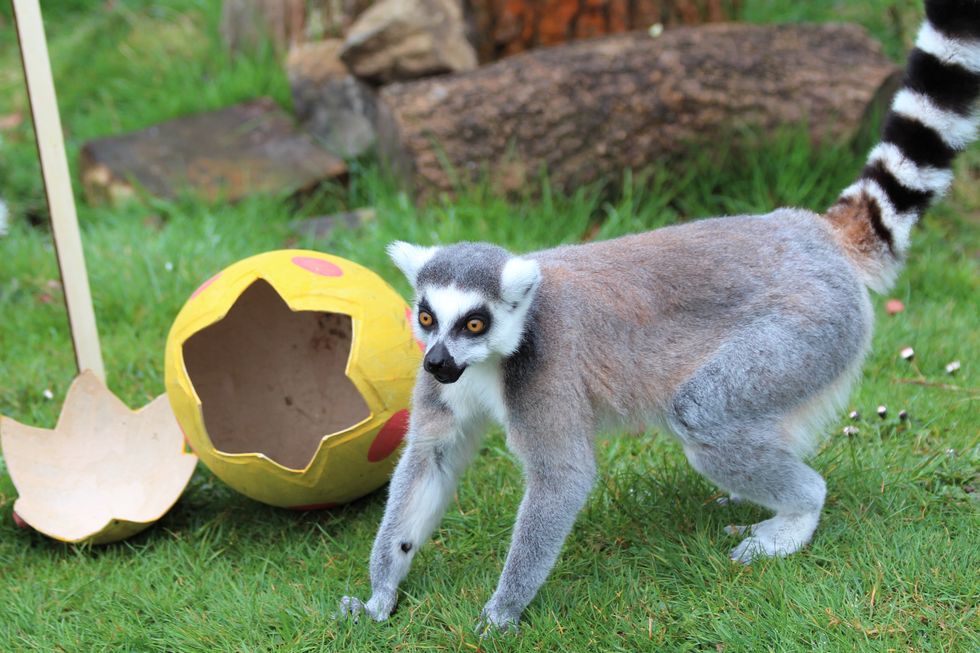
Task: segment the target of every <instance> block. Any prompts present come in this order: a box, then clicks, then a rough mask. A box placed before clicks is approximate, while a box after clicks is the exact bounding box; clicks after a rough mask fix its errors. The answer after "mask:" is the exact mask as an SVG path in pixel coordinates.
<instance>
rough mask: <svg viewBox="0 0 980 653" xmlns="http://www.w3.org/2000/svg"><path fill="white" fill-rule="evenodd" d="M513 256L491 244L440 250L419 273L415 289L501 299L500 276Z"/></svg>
mask: <svg viewBox="0 0 980 653" xmlns="http://www.w3.org/2000/svg"><path fill="white" fill-rule="evenodd" d="M510 256H511V255H510V253H509V252H508V251H507V250H506V249H504V248H503V247H498V246H496V245H491V244H490V243H466V242H464V243H456V244H455V245H448V246H446V247H441V248H439V251H438V252H436V254H435V256H433V257H432V258H431V259H429V262H428V263H426V264H425V265H423V266H422V269H421V270H419V274H418V278H417V279H416V281H415V286H416V287H417V288H421V287H423V286H426V285H432V286H448V285H449V284H456V287H458V288H460V289H462V290H476V291H478V292H480V293H482V294H483V295H484V296H486V297H487V298H490V299H495V300H497V299H500V272H501V270H503V268H504V264H505V263H506V262H507V259H509V258H510Z"/></svg>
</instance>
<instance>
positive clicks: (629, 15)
mask: <svg viewBox="0 0 980 653" xmlns="http://www.w3.org/2000/svg"><path fill="white" fill-rule="evenodd" d="M740 4H741V2H740V0H463V7H464V10H465V12H466V15H467V17H468V23H469V30H468V35H469V38H470V41H471V42H472V43H473V45H474V47H475V48H476V50H477V54H478V55H479V57H480V61H481V62H488V61H496V60H497V59H500V58H502V57H505V56H509V55H512V54H517V53H518V52H523V51H525V50H530V49H533V48H536V47H542V46H549V45H557V44H559V43H566V42H568V41H576V40H580V39H584V38H591V37H594V36H604V35H606V34H619V33H622V32H628V31H630V30H637V29H647V28H648V27H650V26H651V25H653V24H655V23H660V24H661V25H663V26H664V27H674V26H677V25H699V24H701V23H707V22H711V23H715V22H719V21H723V20H732V19H734V18H735V15H736V14H737V12H738V9H739V5H740Z"/></svg>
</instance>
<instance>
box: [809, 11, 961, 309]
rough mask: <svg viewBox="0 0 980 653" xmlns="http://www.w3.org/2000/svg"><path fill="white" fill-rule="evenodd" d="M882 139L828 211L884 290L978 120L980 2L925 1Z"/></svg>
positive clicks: (874, 284) (868, 277)
mask: <svg viewBox="0 0 980 653" xmlns="http://www.w3.org/2000/svg"><path fill="white" fill-rule="evenodd" d="M925 5H926V21H925V22H924V23H923V24H922V27H921V29H920V30H919V34H918V38H917V39H916V43H915V49H913V50H912V52H911V54H910V55H909V58H908V64H907V66H906V71H905V79H904V82H903V86H902V89H901V90H900V91H899V92H898V94H897V95H896V96H895V99H894V100H893V101H892V105H891V110H890V111H889V113H888V116H887V117H886V119H885V126H884V129H883V132H882V138H881V143H880V144H878V145H877V146H876V147H875V148H874V149H873V150H871V153H870V155H869V156H868V162H867V165H866V166H865V167H864V170H862V172H861V175H860V177H859V178H858V180H857V181H856V182H855V183H854V184H852V185H851V186H849V187H848V188H846V189H845V190H844V192H842V193H841V195H840V198H839V199H838V200H837V202H836V203H835V204H834V205H833V206H832V207H831V208H830V209H829V210H828V211H827V214H826V217H827V219H828V220H829V221H830V222H831V224H832V225H833V226H834V227H835V228H836V230H837V232H838V235H839V236H840V238H841V240H842V242H843V244H844V247H845V249H846V250H847V251H848V254H849V255H850V256H851V258H852V259H853V260H854V262H855V263H856V264H857V266H858V268H859V269H860V270H861V271H862V273H863V275H864V278H865V282H866V283H867V285H868V286H869V287H870V288H872V289H873V290H876V291H878V292H883V291H885V290H887V289H888V288H889V287H890V286H891V284H892V282H893V281H894V278H895V275H896V274H897V273H898V271H899V269H900V268H901V265H902V262H903V261H904V258H905V254H906V251H907V250H908V245H909V232H910V231H911V229H912V225H914V224H915V223H916V222H917V221H918V220H919V218H920V217H921V216H922V214H923V212H925V210H926V209H927V208H928V207H929V205H930V204H932V203H933V202H935V201H936V200H938V199H939V198H941V197H942V196H943V195H944V194H945V193H946V191H947V190H948V189H949V185H950V183H951V182H952V180H953V172H952V170H951V166H952V163H953V159H954V158H955V157H956V155H957V154H958V153H959V152H962V151H963V150H964V149H966V147H967V146H968V145H969V144H970V143H971V142H973V140H974V139H975V138H976V135H977V134H976V132H977V124H978V122H980V101H978V98H980V0H926V3H925Z"/></svg>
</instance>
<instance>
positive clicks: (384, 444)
mask: <svg viewBox="0 0 980 653" xmlns="http://www.w3.org/2000/svg"><path fill="white" fill-rule="evenodd" d="M406 431H408V411H407V410H400V411H398V412H397V413H395V414H394V415H392V416H391V419H389V420H388V421H387V422H385V425H384V426H382V427H381V430H380V431H378V434H377V435H376V436H375V437H374V442H372V443H371V448H370V449H368V456H367V457H368V462H372V463H376V462H379V461H382V460H384V459H385V458H387V457H388V456H390V455H391V454H392V453H393V452H394V451H395V449H397V448H398V445H400V444H401V443H402V440H403V439H404V438H405V433H406Z"/></svg>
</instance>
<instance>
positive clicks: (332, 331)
mask: <svg viewBox="0 0 980 653" xmlns="http://www.w3.org/2000/svg"><path fill="white" fill-rule="evenodd" d="M350 346H351V319H350V316H349V315H339V314H337V313H323V312H318V311H297V312H293V311H291V310H289V307H288V306H287V305H286V303H285V302H284V301H283V300H282V298H280V297H279V295H278V294H277V293H276V291H275V290H273V288H272V286H270V285H269V284H268V282H266V281H263V280H261V279H259V280H257V281H256V282H255V283H253V284H252V285H251V286H249V287H248V288H247V289H246V290H245V292H243V293H242V294H241V295H240V296H239V298H238V300H237V301H236V302H235V304H234V305H233V306H232V308H231V310H230V311H228V315H226V316H225V317H224V319H222V320H220V321H219V322H216V323H215V324H212V325H211V326H209V327H207V328H205V329H203V330H201V331H199V332H198V333H196V334H194V335H193V336H191V338H189V339H188V340H187V342H185V343H184V362H185V363H186V365H187V371H188V373H189V374H190V378H191V383H193V384H194V388H195V390H196V391H197V395H198V397H200V399H201V404H202V406H203V410H204V425H205V428H207V430H208V434H209V435H210V436H211V442H212V443H213V444H214V446H215V447H216V448H218V449H220V450H221V451H224V452H227V453H248V452H256V453H262V454H265V455H266V456H268V457H269V458H271V459H272V460H274V461H276V462H277V463H279V464H281V465H283V466H285V467H290V468H292V469H303V468H304V467H306V466H307V465H308V464H309V462H310V460H312V458H313V455H314V454H315V453H316V450H317V449H318V448H319V446H320V440H322V439H323V436H324V434H327V433H337V432H338V431H343V430H345V429H348V428H350V427H352V426H354V425H355V424H357V423H358V422H362V421H364V420H365V419H367V418H368V417H370V415H371V411H370V409H369V408H368V405H367V404H366V403H365V402H364V398H363V397H361V394H360V393H359V392H358V391H357V388H356V387H354V384H353V383H351V380H350V379H348V378H347V377H346V376H345V375H344V369H345V368H346V367H347V359H348V357H349V356H350Z"/></svg>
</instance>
